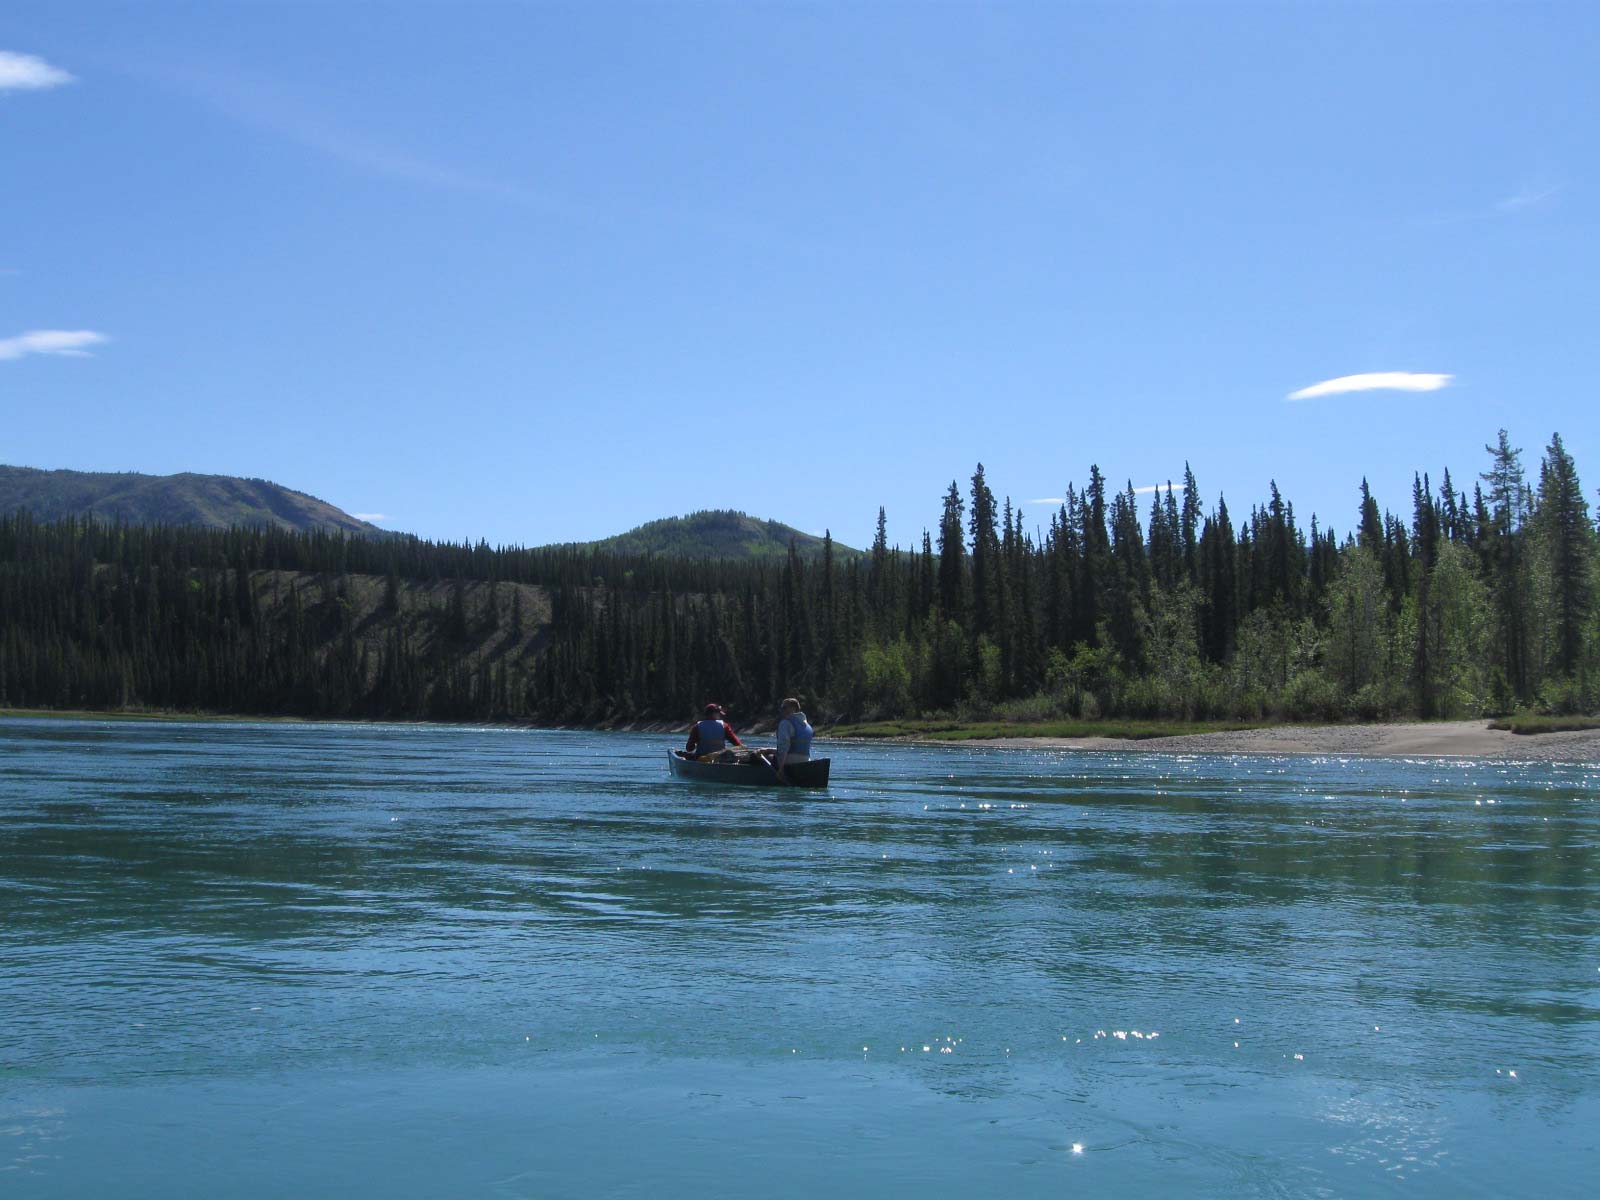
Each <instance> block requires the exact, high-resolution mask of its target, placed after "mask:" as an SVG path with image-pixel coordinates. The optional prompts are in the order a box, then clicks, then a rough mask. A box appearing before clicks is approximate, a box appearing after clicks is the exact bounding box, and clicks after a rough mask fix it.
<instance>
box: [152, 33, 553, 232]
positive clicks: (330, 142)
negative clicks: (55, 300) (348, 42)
mask: <svg viewBox="0 0 1600 1200" xmlns="http://www.w3.org/2000/svg"><path fill="white" fill-rule="evenodd" d="M144 69H145V70H146V71H147V72H149V73H152V74H154V75H155V77H156V78H159V79H160V80H162V81H163V82H165V83H167V84H168V85H175V86H177V87H178V88H180V89H182V90H183V91H185V92H187V93H188V94H190V95H191V96H194V97H197V98H198V99H200V100H202V101H203V102H204V103H206V104H208V105H209V106H211V107H212V108H214V109H216V110H217V111H219V112H221V113H223V114H225V115H226V116H228V117H230V118H232V119H233V120H235V121H239V122H241V123H243V124H246V125H251V126H254V127H255V128H257V129H260V130H263V131H265V132H267V133H270V134H272V135H273V136H275V137H280V138H284V139H286V140H287V141H290V142H293V143H296V144H298V145H300V146H303V147H305V148H306V149H308V150H312V151H315V152H316V153H318V154H321V155H324V156H326V157H328V158H330V159H333V160H335V161H338V162H341V163H343V164H344V165H345V166H347V167H351V168H354V169H355V170H358V171H361V172H364V173H365V174H368V175H375V176H380V177H384V178H388V179H395V180H399V181H401V182H404V183H410V184H415V185H419V186H422V187H427V188H435V189H440V190H444V191H453V192H467V193H476V194H479V195H486V196H494V197H498V198H500V199H504V200H515V201H522V202H528V203H535V204H544V205H547V206H553V205H554V202H553V201H551V200H550V199H549V198H548V197H546V196H544V195H542V194H538V193H535V192H533V191H530V190H529V189H526V188H523V187H520V186H518V185H517V184H514V183H508V182H506V181H504V180H501V179H497V178H494V177H492V176H490V175H485V174H481V173H478V172H475V171H468V170H463V169H461V168H459V167H455V166H452V165H451V164H449V163H443V162H437V161H433V160H431V159H427V158H423V157H420V156H418V155H415V154H411V153H409V152H407V151H405V150H402V149H399V148H397V147H394V146H390V145H385V144H383V143H382V142H380V141H377V140H374V139H372V138H370V137H367V136H365V135H364V134H362V133H361V132H359V131H357V130H356V129H354V128H352V127H350V126H348V125H346V124H344V123H343V122H342V121H341V120H340V119H339V118H338V116H337V115H336V113H337V111H338V110H337V105H336V103H335V102H334V101H333V100H331V99H325V100H324V102H323V103H320V104H319V103H316V102H315V101H313V100H311V99H310V98H308V97H306V96H304V95H302V94H301V93H299V92H297V91H296V90H294V89H293V88H291V87H288V86H286V85H285V84H283V83H280V82H279V81H277V80H275V79H271V78H269V77H267V76H264V75H259V74H256V73H254V72H251V71H248V70H244V69H241V68H237V67H235V68H231V69H228V70H221V69H217V68H214V67H209V66H196V65H194V64H180V63H166V64H155V65H153V66H152V65H147V66H146V67H145V68H144Z"/></svg>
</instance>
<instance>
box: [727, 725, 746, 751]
mask: <svg viewBox="0 0 1600 1200" xmlns="http://www.w3.org/2000/svg"><path fill="white" fill-rule="evenodd" d="M722 732H723V733H724V734H725V735H726V736H727V739H728V740H729V741H730V742H732V743H733V744H734V745H735V746H742V745H744V743H743V742H741V741H740V740H739V735H738V734H737V733H735V732H734V731H733V726H732V725H729V724H728V723H727V722H726V721H724V722H723V723H722Z"/></svg>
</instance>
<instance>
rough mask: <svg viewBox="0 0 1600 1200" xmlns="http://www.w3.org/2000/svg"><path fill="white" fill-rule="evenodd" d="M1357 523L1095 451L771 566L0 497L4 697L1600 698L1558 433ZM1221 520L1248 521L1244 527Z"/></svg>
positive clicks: (1374, 508) (1572, 480) (760, 703)
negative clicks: (854, 549) (83, 508)
mask: <svg viewBox="0 0 1600 1200" xmlns="http://www.w3.org/2000/svg"><path fill="white" fill-rule="evenodd" d="M1486 450H1487V451H1488V454H1487V461H1486V463H1485V464H1484V465H1483V469H1482V471H1481V473H1480V474H1478V475H1477V476H1476V477H1475V478H1472V479H1471V480H1470V481H1469V482H1468V483H1466V484H1465V485H1462V484H1458V483H1457V482H1456V481H1454V480H1452V478H1451V476H1450V473H1449V472H1448V471H1446V472H1445V473H1444V474H1443V476H1442V478H1440V479H1439V480H1438V481H1437V483H1435V482H1434V481H1433V480H1431V479H1430V478H1429V477H1428V476H1426V475H1418V476H1417V478H1416V479H1415V482H1414V484H1413V487H1412V491H1411V496H1410V497H1409V503H1408V504H1407V505H1406V506H1405V507H1404V509H1403V510H1402V511H1399V512H1396V511H1394V510H1392V509H1389V508H1387V507H1385V506H1384V505H1382V504H1380V502H1379V500H1378V498H1377V497H1375V496H1373V495H1372V494H1371V493H1370V491H1369V490H1368V488H1367V485H1366V483H1365V481H1362V482H1361V483H1360V486H1359V489H1358V490H1357V489H1354V488H1353V489H1352V495H1353V496H1354V497H1355V501H1354V503H1353V504H1352V508H1353V509H1354V512H1353V518H1354V523H1353V528H1352V529H1351V531H1350V532H1348V533H1345V534H1338V533H1335V531H1334V530H1333V529H1332V528H1319V526H1318V522H1317V521H1316V519H1313V520H1312V522H1311V524H1310V527H1309V529H1302V528H1301V527H1300V525H1299V524H1298V523H1297V522H1296V520H1295V513H1294V508H1293V505H1292V504H1291V503H1290V502H1289V501H1288V500H1287V499H1285V498H1284V496H1283V495H1282V494H1281V493H1280V492H1279V490H1278V487H1277V485H1276V483H1272V484H1270V485H1269V487H1268V493H1267V496H1266V497H1265V499H1264V500H1261V501H1259V502H1257V503H1256V504H1254V505H1253V506H1252V507H1251V508H1250V509H1249V511H1248V513H1244V512H1242V511H1241V510H1239V509H1233V510H1230V508H1229V506H1228V504H1227V503H1226V502H1225V501H1224V500H1223V499H1222V498H1220V497H1219V498H1218V499H1217V500H1216V502H1215V503H1214V504H1210V505H1206V504H1204V503H1203V502H1202V490H1201V487H1200V484H1199V482H1198V481H1197V480H1196V478H1195V477H1194V475H1193V474H1192V473H1189V472H1186V474H1185V477H1184V479H1183V481H1182V483H1181V485H1177V486H1173V485H1169V486H1168V487H1165V488H1163V489H1161V490H1159V491H1158V492H1156V493H1155V494H1154V495H1151V496H1148V497H1143V498H1141V497H1140V496H1137V495H1136V494H1135V493H1134V491H1133V490H1132V488H1131V487H1129V488H1127V489H1124V490H1122V491H1116V490H1111V489H1108V487H1107V484H1106V480H1105V479H1104V478H1103V477H1102V475H1101V474H1100V472H1099V470H1098V469H1097V468H1091V469H1090V472H1089V478H1088V481H1087V482H1086V483H1085V484H1084V485H1083V486H1082V487H1081V488H1079V487H1072V488H1069V489H1068V491H1067V496H1066V499H1065V502H1064V503H1063V504H1062V505H1061V506H1060V507H1059V509H1058V510H1057V511H1055V512H1054V513H1053V514H1052V515H1051V516H1050V518H1049V523H1048V527H1047V528H1043V529H1039V530H1036V531H1033V532H1030V531H1029V530H1027V529H1025V527H1024V522H1023V518H1022V514H1021V512H1020V510H1019V509H1017V508H1015V507H1013V505H1012V504H1011V502H1010V501H1009V500H1003V501H997V500H996V497H995V494H994V492H993V491H992V490H991V487H990V484H989V481H988V479H987V478H986V477H985V474H984V470H983V467H982V466H981V465H979V466H978V467H977V469H976V471H975V472H974V473H973V475H972V477H971V478H970V479H969V480H968V481H967V482H966V485H965V486H964V487H963V486H961V485H959V484H958V483H957V482H952V483H951V484H950V487H949V490H948V491H947V492H946V493H945V495H944V499H943V507H942V514H941V517H940V520H939V523H938V528H937V529H935V530H931V531H927V532H925V533H924V534H923V535H922V538H921V541H920V544H919V545H913V546H912V547H910V548H899V547H891V546H890V545H888V543H887V538H886V535H885V529H886V520H885V514H884V513H883V512H882V510H880V511H879V514H878V536H877V538H876V540H875V542H874V545H873V547H872V549H871V551H870V552H869V553H867V554H863V555H860V556H856V557H849V556H845V555H842V554H841V555H836V554H834V553H832V550H831V543H828V544H825V545H824V548H823V553H822V554H821V556H820V557H803V556H802V555H800V554H799V553H797V552H793V551H791V553H790V554H789V555H788V556H787V558H783V559H779V560H777V561H772V560H764V559H763V560H753V561H736V560H716V559H710V558H693V557H663V556H652V557H645V556H640V555H636V554H629V553H625V552H618V551H616V550H605V549H598V548H585V547H583V546H562V547H547V548H542V549H521V548H498V549H497V548H491V547H489V546H488V545H486V544H483V543H479V544H477V545H467V544H461V545H456V544H447V543H432V542H426V541H422V540H419V539H415V538H399V537H393V538H382V539H376V538H367V537H363V536H359V535H348V534H337V533H293V532H285V531H281V530H271V529H260V528H233V529H229V530H226V531H218V530H206V529H197V528H189V527H180V526H160V525H156V526H144V525H140V526H130V525H110V524H105V523H99V522H95V521H90V520H81V519H74V518H67V519H62V520H57V521H53V522H40V521H37V520H35V519H34V518H32V517H30V516H28V515H27V514H26V513H17V514H15V515H12V516H7V517H4V518H0V707H20V708H56V709H161V710H176V711H206V712H222V713H239V714H292V715H304V716H327V717H334V716H338V717H370V718H430V719H438V720H515V721H539V722H550V723H626V722H635V721H647V720H665V721H681V720H686V719H688V717H689V716H690V715H691V714H692V713H693V712H694V710H695V709H696V708H697V707H698V705H699V704H700V703H702V702H703V701H705V700H706V699H712V698H714V699H717V700H719V701H722V702H724V703H725V704H727V705H728V706H729V708H730V709H731V710H732V711H733V712H734V714H735V719H736V721H737V720H741V719H746V718H748V717H750V716H754V715H756V714H765V713H767V712H768V711H770V709H771V708H772V705H773V703H774V700H775V698H776V697H779V696H782V695H786V694H799V695H802V696H804V697H805V698H806V704H807V707H808V708H809V709H810V711H811V714H812V716H813V719H819V720H822V721H826V722H833V721H839V720H871V719H875V718H890V717H910V716H921V715H932V714H949V715H951V716H954V717H956V718H959V719H1002V720H1048V719H1054V718H1089V719H1093V718H1097V717H1162V718H1176V719H1191V720H1194V719H1206V718H1231V719H1261V718H1289V719H1307V720H1338V719H1345V718H1368V719H1371V718H1383V717H1393V716H1402V715H1414V716H1421V717H1435V716H1438V717H1443V716H1474V715H1480V714H1485V713H1497V712H1506V711H1511V710H1514V709H1520V708H1533V709H1539V710H1543V711H1550V712H1557V713H1571V712H1579V711H1584V712H1588V711H1593V710H1594V709H1595V708H1596V707H1600V606H1597V605H1596V603H1595V597H1596V593H1597V590H1600V553H1597V544H1600V539H1597V534H1596V529H1595V525H1594V523H1593V521H1592V520H1591V517H1590V510H1589V505H1588V503H1587V501H1586V500H1585V498H1584V495H1583V491H1582V488H1581V486H1580V482H1579V477H1578V472H1577V469H1576V466H1575V464H1574V463H1573V461H1572V458H1571V457H1570V456H1569V455H1568V453H1567V452H1566V450H1565V448H1564V447H1563V445H1562V442H1561V438H1560V436H1559V435H1557V436H1555V437H1553V438H1552V439H1551V441H1550V444H1549V445H1548V447H1546V448H1545V450H1544V452H1543V454H1542V457H1541V459H1540V461H1539V463H1538V465H1537V468H1536V469H1535V468H1533V467H1531V466H1527V465H1525V464H1524V462H1523V458H1522V455H1521V452H1520V451H1519V450H1518V449H1516V448H1514V447H1513V446H1512V445H1511V444H1510V442H1509V440H1508V438H1507V436H1506V434H1505V432H1504V431H1502V432H1501V434H1500V436H1499V439H1498V442H1497V444H1496V445H1494V446H1490V447H1486ZM1236 514H1237V515H1236Z"/></svg>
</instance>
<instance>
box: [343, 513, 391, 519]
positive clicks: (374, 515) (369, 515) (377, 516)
mask: <svg viewBox="0 0 1600 1200" xmlns="http://www.w3.org/2000/svg"><path fill="white" fill-rule="evenodd" d="M350 515H351V516H352V517H354V518H355V519H356V520H358V521H387V520H388V519H389V514H388V513H351V514H350Z"/></svg>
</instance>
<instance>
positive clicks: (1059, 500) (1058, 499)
mask: <svg viewBox="0 0 1600 1200" xmlns="http://www.w3.org/2000/svg"><path fill="white" fill-rule="evenodd" d="M1066 502H1067V498H1066V497H1065V496H1040V497H1039V498H1038V499H1037V500H1029V501H1027V503H1028V504H1065V503H1066Z"/></svg>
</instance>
